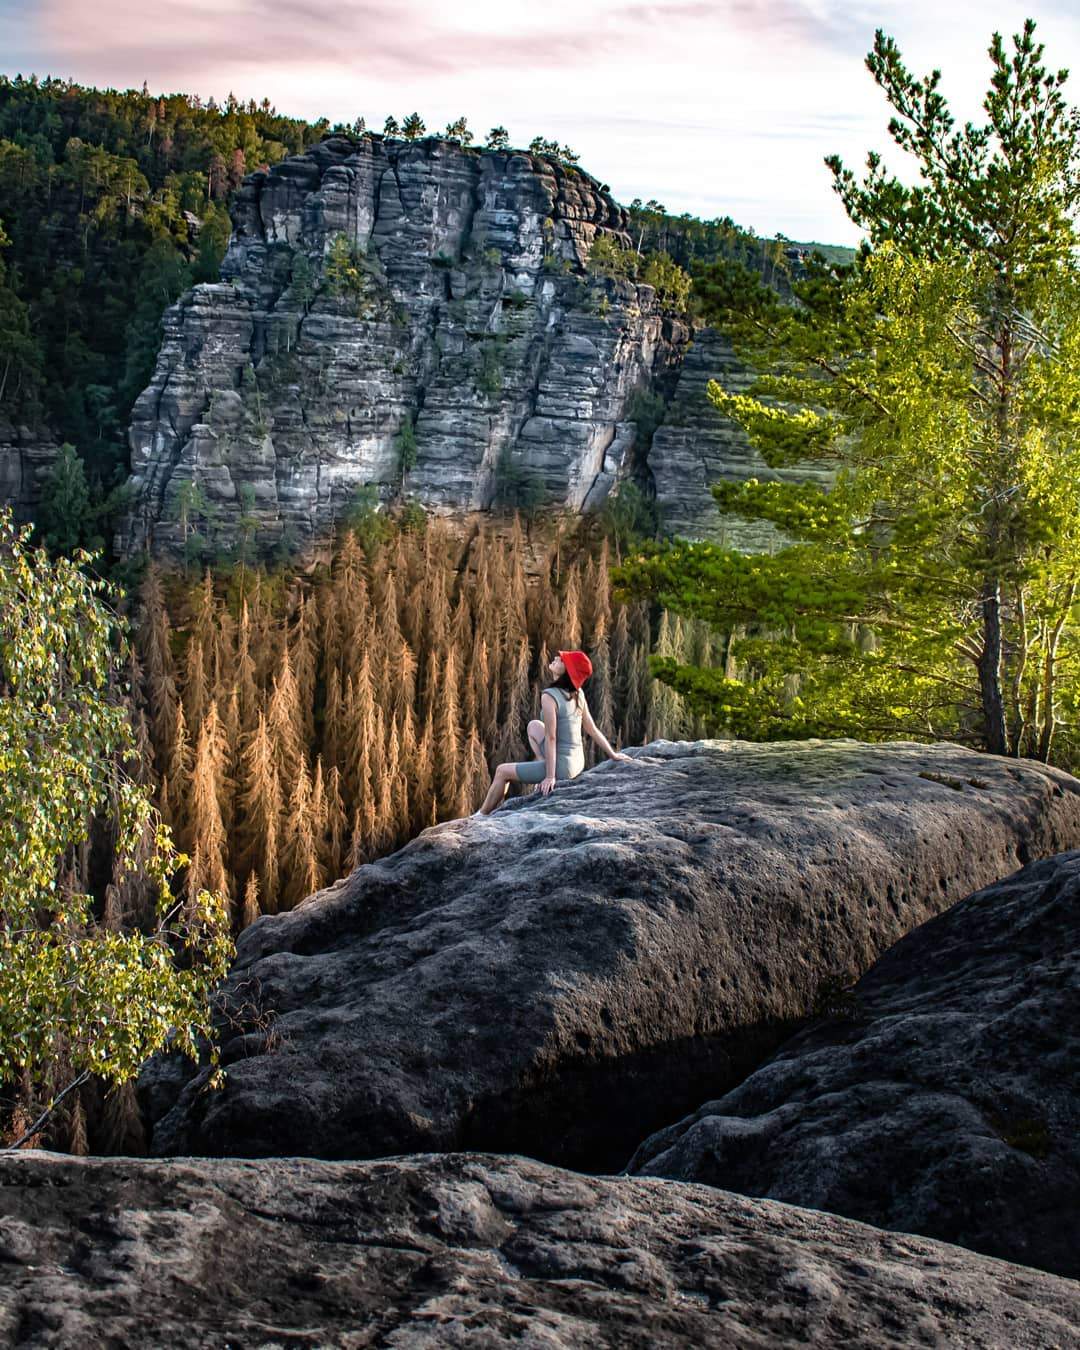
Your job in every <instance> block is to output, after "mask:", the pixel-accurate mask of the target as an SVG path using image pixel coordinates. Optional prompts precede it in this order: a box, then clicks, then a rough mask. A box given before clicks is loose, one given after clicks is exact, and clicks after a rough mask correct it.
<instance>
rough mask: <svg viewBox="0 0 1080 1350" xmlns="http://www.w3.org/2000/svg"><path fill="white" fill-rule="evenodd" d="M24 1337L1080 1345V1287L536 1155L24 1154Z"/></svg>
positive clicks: (8, 1263)
mask: <svg viewBox="0 0 1080 1350" xmlns="http://www.w3.org/2000/svg"><path fill="white" fill-rule="evenodd" d="M0 1188H2V1190H3V1195H4V1212H3V1217H0V1261H2V1262H3V1265H4V1279H3V1281H2V1282H0V1338H2V1339H3V1340H4V1342H5V1343H6V1344H17V1345H21V1346H28V1347H29V1346H33V1347H68V1346H73V1345H90V1344H93V1345H110V1346H135V1345H138V1346H148V1345H160V1346H166V1345H167V1346H169V1347H177V1348H179V1347H200V1350H201V1348H202V1347H207V1348H208V1347H220V1346H222V1345H226V1344H227V1345H230V1346H238V1347H240V1346H242V1347H252V1348H254V1347H265V1348H266V1350H269V1347H272V1346H284V1345H289V1346H297V1347H300V1346H306V1347H323V1346H327V1345H335V1346H343V1347H360V1346H370V1345H384V1346H394V1347H429V1346H430V1347H435V1346H440V1347H443V1346H457V1345H461V1346H465V1345H468V1346H483V1347H494V1346H503V1345H510V1344H513V1345H517V1346H524V1347H531V1348H532V1350H540V1348H541V1347H563V1346H565V1347H579V1346H583V1345H596V1346H603V1347H612V1350H615V1347H618V1350H627V1348H628V1347H638V1348H639V1350H645V1347H649V1348H650V1350H651V1348H652V1347H657V1346H663V1347H676V1346H678V1347H683V1346H724V1347H729V1346H737V1347H749V1346H771V1345H791V1344H794V1343H798V1344H800V1345H837V1344H845V1345H850V1346H860V1347H861V1346H866V1347H871V1346H872V1347H875V1350H876V1347H879V1346H882V1345H899V1344H903V1345H926V1346H943V1345H968V1346H980V1347H1001V1350H1005V1348H1006V1347H1007V1348H1008V1350H1022V1348H1024V1347H1033V1348H1034V1347H1047V1346H1059V1347H1073V1346H1076V1345H1080V1286H1078V1285H1076V1284H1074V1283H1073V1282H1071V1281H1068V1280H1061V1279H1057V1278H1055V1277H1054V1276H1052V1275H1045V1274H1042V1273H1040V1272H1037V1271H1032V1270H1025V1269H1023V1268H1022V1267H1018V1266H1012V1265H1008V1264H1006V1263H1005V1262H999V1261H993V1260H990V1259H988V1258H985V1257H979V1256H975V1255H973V1254H972V1253H970V1252H964V1251H961V1250H960V1249H959V1248H956V1247H950V1246H947V1245H946V1244H944V1243H935V1242H930V1241H928V1240H926V1239H924V1238H915V1237H906V1236H901V1235H896V1234H888V1233H879V1232H876V1231H875V1230H874V1229H871V1228H867V1227H865V1226H863V1225H862V1224H857V1223H852V1222H850V1221H849V1220H845V1219H838V1218H834V1217H832V1216H830V1215H825V1214H816V1213H813V1212H812V1211H806V1210H798V1209H794V1208H791V1207H789V1206H787V1205H780V1204H774V1203H772V1202H770V1201H765V1200H746V1199H743V1198H742V1197H738V1196H731V1195H726V1194H723V1193H722V1192H717V1191H711V1190H710V1189H709V1188H708V1187H705V1186H686V1185H679V1184H678V1183H675V1182H662V1181H650V1180H628V1179H601V1178H595V1177H583V1176H579V1175H577V1174H574V1173H570V1172H563V1171H559V1170H557V1169H555V1168H550V1167H545V1166H542V1165H541V1164H538V1163H535V1162H530V1161H526V1160H524V1159H519V1158H505V1157H503V1158H494V1157H484V1156H481V1155H475V1154H474V1155H450V1156H443V1157H430V1156H428V1157H423V1156H421V1157H413V1158H401V1159H394V1160H389V1161H386V1162H374V1163H325V1162H312V1161H306V1160H301V1159H278V1160H274V1161H272V1162H269V1161H267V1162H239V1161H235V1162H221V1161H213V1162H195V1161H190V1160H185V1161H176V1162H152V1161H147V1160H137V1159H127V1158H111V1159H89V1158H70V1157H64V1156H61V1155H57V1154H34V1153H28V1154H19V1155H16V1156H14V1157H11V1156H8V1157H4V1158H0Z"/></svg>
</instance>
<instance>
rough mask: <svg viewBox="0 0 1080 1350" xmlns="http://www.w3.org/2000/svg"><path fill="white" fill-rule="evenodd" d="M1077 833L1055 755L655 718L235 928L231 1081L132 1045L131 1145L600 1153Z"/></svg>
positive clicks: (731, 1081) (680, 1106)
mask: <svg viewBox="0 0 1080 1350" xmlns="http://www.w3.org/2000/svg"><path fill="white" fill-rule="evenodd" d="M1078 842H1080V782H1077V780H1075V779H1073V778H1072V777H1070V776H1069V775H1068V774H1065V773H1062V772H1059V771H1057V770H1054V769H1049V768H1046V767H1045V766H1043V765H1040V764H1035V763H1031V762H1027V761H1023V760H1020V761H1017V760H1007V759H995V758H990V757H986V756H983V755H978V754H976V753H974V752H972V751H969V750H964V749H962V748H960V747H957V746H955V745H948V744H944V745H936V746H927V745H919V744H915V743H911V742H896V743H893V744H887V745H862V744H859V743H857V742H855V741H809V742H803V743H788V744H767V745H758V744H749V743H744V742H736V741H705V742H697V743H693V744H687V743H681V744H672V743H664V742H660V743H656V744H653V745H651V746H649V747H645V748H643V749H642V750H640V751H639V752H638V755H637V759H636V762H635V763H633V764H618V763H611V762H608V763H605V764H603V765H601V766H599V767H597V768H596V769H594V770H592V771H590V772H588V773H586V774H584V775H582V776H581V777H580V778H578V779H577V780H575V781H574V782H572V783H569V784H565V785H562V786H560V787H558V788H557V790H556V791H555V792H554V793H553V794H552V796H551V797H550V798H539V797H536V798H531V799H525V800H522V801H520V802H516V803H513V804H510V805H508V806H507V807H505V808H503V809H502V810H500V811H499V812H497V813H496V814H495V815H494V816H492V817H490V818H487V819H467V820H462V821H455V822H452V823H448V824H444V825H441V826H436V827H434V828H432V829H430V830H426V831H425V832H424V833H423V834H422V835H421V836H420V837H419V838H417V839H416V840H414V841H413V842H412V843H410V844H409V845H407V846H406V847H405V848H404V849H402V850H401V851H400V852H398V853H396V854H394V855H393V856H391V857H388V858H385V859H383V860H381V861H380V862H377V863H374V864H370V865H367V866H364V867H360V868H358V869H357V870H356V871H355V872H354V873H353V874H352V875H351V876H349V877H347V878H345V879H344V880H343V881H341V882H339V883H337V884H336V885H335V886H332V887H330V888H329V889H328V890H325V891H322V892H320V893H319V894H317V895H315V896H313V897H311V898H310V899H308V900H307V901H305V902H304V903H303V904H302V905H301V906H300V907H299V908H298V909H296V910H294V911H293V912H291V913H288V914H282V915H278V916H274V917H266V918H262V919H260V920H259V921H258V922H257V923H255V924H254V925H252V926H251V927H250V928H248V929H247V930H246V931H245V932H244V934H243V935H242V937H241V939H240V941H239V944H238V948H239V950H238V956H237V961H236V965H235V968H234V970H233V972H232V975H231V976H230V978H229V980H228V982H227V985H226V986H225V991H224V993H225V997H226V999H227V1001H228V1004H229V1006H230V1013H229V1015H230V1019H231V1020H230V1022H229V1023H228V1025H226V1026H224V1027H223V1038H224V1060H225V1063H226V1065H227V1068H228V1082H227V1085H226V1086H225V1087H224V1089H222V1090H220V1091H207V1090H206V1079H207V1072H208V1071H207V1070H206V1068H205V1067H204V1068H203V1069H201V1070H200V1071H198V1072H195V1071H194V1070H193V1068H192V1066H191V1065H190V1064H189V1063H188V1061H186V1060H183V1059H182V1058H180V1057H176V1058H174V1059H171V1060H166V1061H158V1062H156V1063H155V1064H153V1065H152V1066H151V1067H150V1069H148V1070H147V1071H146V1073H145V1074H144V1076H143V1080H142V1099H143V1102H144V1104H145V1107H146V1110H147V1113H148V1116H149V1119H150V1121H151V1123H152V1125H153V1139H152V1147H153V1151H154V1152H155V1153H158V1154H178V1153H184V1154H190V1153H198V1154H224V1155H234V1156H252V1155H258V1156H266V1155H274V1154H296V1153H302V1154H306V1155H314V1156H318V1157H329V1158H358V1157H374V1156H379V1155H384V1154H390V1153H400V1152H405V1151H409V1152H412V1151H429V1150H436V1151H442V1150H452V1149H458V1148H483V1149H490V1150H494V1151H509V1152H521V1153H528V1154H530V1155H532V1156H534V1157H541V1158H544V1159H545V1160H547V1161H551V1162H557V1163H560V1164H561V1165H571V1166H576V1167H582V1168H584V1169H586V1170H593V1171H603V1170H615V1169H616V1168H618V1167H621V1166H623V1165H624V1164H625V1162H626V1159H627V1158H628V1157H629V1156H630V1154H631V1153H632V1151H633V1149H634V1147H635V1146H636V1145H637V1144H638V1143H639V1142H640V1141H641V1139H643V1138H644V1137H645V1136H646V1135H647V1134H648V1133H650V1132H651V1131H652V1130H655V1129H657V1128H659V1127H660V1126H661V1125H663V1124H665V1123H668V1122H670V1121H671V1120H672V1119H673V1118H676V1117H677V1116H678V1115H679V1114H680V1113H682V1112H684V1111H688V1110H690V1109H692V1108H693V1107H694V1106H696V1105H697V1104H698V1103H700V1101H701V1100H702V1098H703V1097H705V1096H708V1095H719V1092H720V1091H725V1090H727V1089H728V1088H729V1087H733V1086H734V1085H735V1083H737V1082H739V1081H740V1080H741V1079H742V1078H743V1077H745V1075H746V1074H747V1073H748V1072H749V1071H750V1070H751V1069H752V1068H754V1067H755V1066H756V1065H757V1064H759V1063H760V1062H761V1061H762V1059H764V1058H765V1056H766V1055H767V1054H769V1053H770V1052H771V1051H772V1050H774V1049H775V1048H776V1047H777V1046H778V1045H779V1044H781V1042H782V1041H783V1040H785V1039H786V1038H787V1037H788V1036H789V1035H790V1034H791V1032H792V1030H793V1029H794V1028H795V1026H796V1025H797V1022H798V1019H800V1018H802V1017H803V1016H804V1015H806V1014H807V1013H808V1012H809V1011H810V1010H811V1009H812V1008H813V1006H814V1003H815V1000H816V998H817V997H818V995H819V993H820V991H821V989H822V987H823V986H827V985H828V984H829V983H830V982H835V981H840V982H848V983H850V982H851V981H852V980H853V979H855V978H856V977H857V976H858V975H860V974H862V973H863V972H864V971H865V970H867V969H868V968H869V966H870V965H871V964H872V963H873V962H874V960H875V959H876V958H877V957H878V956H879V955H880V954H881V953H882V952H883V951H884V950H885V949H886V948H888V947H890V946H892V944H893V943H894V942H895V941H896V940H897V939H898V938H900V937H901V936H902V935H903V934H904V933H905V932H907V931H908V930H909V929H911V928H913V927H916V926H917V925H918V924H920V923H922V922H923V921H924V920H926V919H927V918H929V917H931V916H932V915H933V914H935V913H937V912H938V911H940V910H942V909H944V908H946V907H947V906H949V905H951V904H952V903H954V902H955V901H956V900H959V899H961V898H962V897H963V896H965V895H968V894H970V893H971V892H972V891H973V890H975V889H977V888H978V887H979V886H981V885H985V884H986V883H988V882H990V881H993V880H995V879H997V878H998V877H1001V876H1005V875H1008V874H1009V873H1010V872H1012V871H1014V870H1015V869H1016V867H1017V865H1018V864H1019V863H1021V862H1025V861H1027V860H1028V859H1029V858H1034V857H1039V856H1044V855H1046V854H1049V853H1055V852H1059V851H1060V850H1062V849H1063V848H1068V847H1072V846H1074V845H1076V844H1077V843H1078Z"/></svg>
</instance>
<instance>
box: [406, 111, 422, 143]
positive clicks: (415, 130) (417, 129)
mask: <svg viewBox="0 0 1080 1350" xmlns="http://www.w3.org/2000/svg"><path fill="white" fill-rule="evenodd" d="M425 131H427V127H426V126H425V125H424V120H423V118H422V117H421V116H420V114H419V113H416V112H411V113H410V114H409V115H408V117H406V119H405V122H404V125H403V126H402V128H401V134H402V136H404V137H405V139H406V140H407V141H418V140H419V139H420V138H421V136H423V134H424V132H425Z"/></svg>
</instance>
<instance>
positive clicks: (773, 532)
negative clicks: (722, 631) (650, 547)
mask: <svg viewBox="0 0 1080 1350" xmlns="http://www.w3.org/2000/svg"><path fill="white" fill-rule="evenodd" d="M754 379H755V376H754V374H753V372H751V371H748V370H747V368H746V367H745V366H743V365H742V364H741V363H740V362H739V361H738V360H737V358H736V356H735V354H734V352H733V351H732V349H731V344H730V342H728V340H727V339H726V338H724V337H722V336H721V334H719V333H718V332H716V330H715V329H712V328H703V329H699V330H698V331H697V332H696V333H695V334H694V340H693V342H692V344H691V345H690V347H689V348H688V349H687V350H685V351H684V354H683V359H682V362H681V363H680V366H679V374H678V380H677V382H676V384H675V388H674V395H673V397H672V400H671V403H670V405H669V406H668V408H667V411H666V413H665V415H664V420H663V423H662V425H661V426H659V427H658V428H657V430H656V432H655V433H654V434H653V438H652V444H651V446H650V448H649V454H648V467H649V472H650V473H651V474H652V478H653V483H654V486H655V489H656V505H657V508H658V511H659V515H660V520H661V522H662V523H663V527H664V529H665V530H666V531H667V532H668V533H670V534H675V535H679V536H681V537H682V538H685V539H712V540H715V541H716V542H717V543H721V544H724V545H726V546H728V547H729V548H738V549H742V550H744V551H745V552H748V553H753V552H759V551H767V550H769V549H773V548H776V547H778V546H779V545H780V544H781V543H782V542H783V537H782V535H781V533H780V532H779V531H778V530H777V529H776V528H775V526H773V525H771V524H770V523H769V522H768V521H764V520H742V519H740V518H739V517H738V516H733V515H728V514H721V512H720V510H719V509H718V507H717V504H716V501H715V499H714V498H713V496H712V493H711V492H710V491H709V487H710V485H711V484H713V483H719V482H722V481H725V480H729V481H730V480H734V481H744V480H745V479H747V478H757V479H758V480H759V481H761V482H767V481H773V480H776V481H778V482H789V483H801V482H816V483H818V484H820V485H821V486H822V487H830V486H831V485H832V477H831V475H830V474H829V473H828V472H826V471H825V470H823V469H822V468H821V467H820V465H810V464H804V465H800V466H797V467H794V468H789V469H771V468H769V466H768V465H767V464H766V463H765V461H764V459H763V458H762V456H761V453H760V452H759V451H758V450H756V449H755V448H754V447H753V446H752V445H751V444H750V441H749V439H748V437H747V436H746V433H745V432H744V431H743V430H742V428H741V427H739V426H738V425H737V424H736V423H735V422H733V421H732V420H731V419H730V418H729V417H723V416H721V414H720V413H719V412H717V410H716V408H714V407H713V405H712V403H710V401H709V398H708V395H707V393H706V386H707V385H708V383H709V381H710V380H716V381H717V383H718V384H720V385H721V387H722V388H724V389H726V390H728V391H729V392H731V393H745V392H746V391H747V390H748V389H749V387H750V385H751V384H752V383H753V381H754Z"/></svg>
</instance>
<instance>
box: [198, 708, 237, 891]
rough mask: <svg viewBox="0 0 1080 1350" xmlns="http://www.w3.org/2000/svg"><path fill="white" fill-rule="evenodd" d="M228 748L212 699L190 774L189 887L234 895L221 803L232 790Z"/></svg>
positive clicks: (200, 731) (199, 735)
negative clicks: (191, 854) (191, 851)
mask: <svg viewBox="0 0 1080 1350" xmlns="http://www.w3.org/2000/svg"><path fill="white" fill-rule="evenodd" d="M227 759H228V746H227V745H226V743H225V733H224V729H223V727H222V725H221V719H220V718H219V716H218V708H217V703H216V702H215V701H214V700H213V699H211V700H210V706H209V707H208V708H207V710H206V716H205V718H204V719H203V723H202V726H201V727H200V728H199V734H198V737H197V738H196V741H195V765H194V768H193V769H192V772H191V837H192V841H193V844H194V855H195V856H196V857H198V858H199V869H198V870H196V866H195V862H194V858H193V860H192V872H193V873H194V876H193V877H192V878H190V885H191V886H193V887H195V888H196V889H206V890H208V891H215V892H217V893H218V894H219V895H225V896H228V895H230V894H231V893H232V888H231V885H230V878H229V869H228V863H227V861H226V859H227V856H228V839H227V835H226V832H225V824H224V819H223V812H222V801H223V799H224V797H225V795H226V793H227V792H228V790H229V787H228V782H227V780H226V776H225V766H226V762H227Z"/></svg>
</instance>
